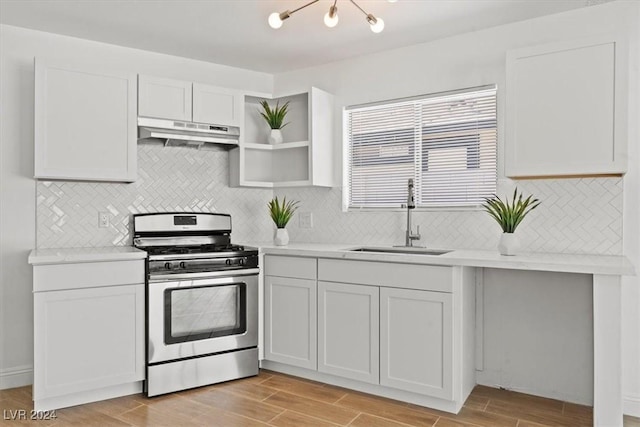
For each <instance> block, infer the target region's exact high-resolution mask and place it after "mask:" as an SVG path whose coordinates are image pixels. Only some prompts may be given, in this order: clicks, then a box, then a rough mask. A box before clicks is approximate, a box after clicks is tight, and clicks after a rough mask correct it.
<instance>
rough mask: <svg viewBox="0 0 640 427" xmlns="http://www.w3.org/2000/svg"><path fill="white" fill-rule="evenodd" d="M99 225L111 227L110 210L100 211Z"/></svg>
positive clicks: (100, 226)
mask: <svg viewBox="0 0 640 427" xmlns="http://www.w3.org/2000/svg"><path fill="white" fill-rule="evenodd" d="M98 227H99V228H107V227H109V212H98Z"/></svg>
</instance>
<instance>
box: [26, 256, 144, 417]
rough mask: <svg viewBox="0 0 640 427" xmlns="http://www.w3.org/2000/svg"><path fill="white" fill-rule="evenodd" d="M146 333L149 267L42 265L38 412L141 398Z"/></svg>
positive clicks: (37, 286)
mask: <svg viewBox="0 0 640 427" xmlns="http://www.w3.org/2000/svg"><path fill="white" fill-rule="evenodd" d="M102 267H104V268H106V269H107V270H111V271H113V272H114V273H113V274H108V275H106V276H105V275H104V271H105V270H104V269H102ZM116 272H117V274H116ZM122 272H125V274H123V273H122ZM96 275H101V277H96ZM124 276H127V277H124ZM82 278H84V281H83V280H82ZM115 278H118V279H117V280H116V279H115ZM109 280H112V281H115V282H117V283H115V284H109V285H108V286H104V285H103V283H101V284H100V285H96V283H97V282H105V281H107V282H108V281H109ZM122 282H124V284H123V283H122ZM127 283H131V284H127ZM144 328H145V291H144V260H139V261H122V262H104V263H103V262H98V263H81V264H66V265H65V264H59V265H35V266H34V350H35V351H34V384H33V400H34V408H35V409H36V410H50V409H56V408H63V407H67V406H73V405H77V404H81V403H88V402H92V401H96V400H103V399H108V398H111V397H116V396H120V395H126V394H131V393H135V392H140V391H141V388H142V381H143V380H144V378H145V360H144V355H145V353H144V348H145V347H144V337H145V330H144Z"/></svg>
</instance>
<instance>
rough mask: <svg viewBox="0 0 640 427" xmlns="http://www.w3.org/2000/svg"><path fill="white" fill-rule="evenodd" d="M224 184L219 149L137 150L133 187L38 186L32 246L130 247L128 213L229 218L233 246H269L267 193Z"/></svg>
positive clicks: (144, 146) (147, 146)
mask: <svg viewBox="0 0 640 427" xmlns="http://www.w3.org/2000/svg"><path fill="white" fill-rule="evenodd" d="M228 177H229V160H228V153H227V152H226V151H224V150H223V149H222V148H217V147H211V148H205V147H203V148H202V149H200V150H196V149H194V148H188V147H163V146H162V144H159V143H140V144H138V180H137V181H136V182H134V183H131V184H118V183H104V182H98V183H93V182H62V181H40V182H38V185H37V247H38V248H52V247H56V248H61V247H97V246H111V245H118V246H119V245H130V244H131V240H132V237H131V234H130V233H131V231H132V224H131V218H132V217H131V214H133V213H145V212H167V211H171V212H176V211H185V212H223V213H229V214H231V218H232V227H233V232H232V240H233V241H235V242H238V243H241V242H244V241H252V242H253V241H268V240H270V239H271V238H272V233H273V226H272V223H271V219H270V218H269V216H268V211H267V203H268V201H269V200H270V199H271V197H272V194H273V192H272V191H271V190H263V189H245V188H229V178H228ZM98 212H109V214H110V222H111V224H110V226H109V227H108V228H98Z"/></svg>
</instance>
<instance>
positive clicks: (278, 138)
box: [269, 129, 282, 144]
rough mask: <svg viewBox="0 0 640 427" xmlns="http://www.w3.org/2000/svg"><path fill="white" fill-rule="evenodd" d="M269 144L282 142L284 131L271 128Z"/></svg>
mask: <svg viewBox="0 0 640 427" xmlns="http://www.w3.org/2000/svg"><path fill="white" fill-rule="evenodd" d="M269 144H282V131H281V130H280V129H271V133H270V134H269Z"/></svg>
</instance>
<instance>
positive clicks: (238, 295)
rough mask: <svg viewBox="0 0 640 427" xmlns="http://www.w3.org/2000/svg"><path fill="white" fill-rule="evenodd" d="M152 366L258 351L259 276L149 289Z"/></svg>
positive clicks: (166, 284)
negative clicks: (174, 361) (154, 364)
mask: <svg viewBox="0 0 640 427" xmlns="http://www.w3.org/2000/svg"><path fill="white" fill-rule="evenodd" d="M147 315H148V331H149V332H148V335H149V342H148V351H147V360H148V363H156V362H166V361H170V360H178V359H184V358H189V357H194V356H203V355H207V354H212V353H218V352H224V351H232V350H237V349H243V348H249V347H256V346H257V345H258V275H257V274H255V273H252V274H249V275H233V276H225V277H215V278H197V279H191V280H189V279H184V278H183V279H181V280H175V281H153V280H150V281H149V284H148V310H147Z"/></svg>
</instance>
